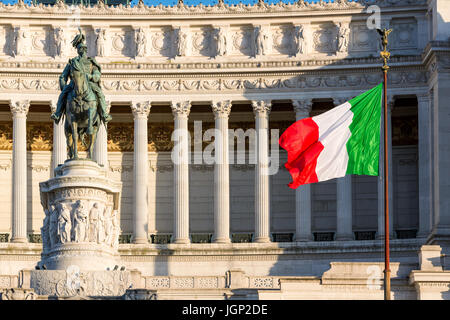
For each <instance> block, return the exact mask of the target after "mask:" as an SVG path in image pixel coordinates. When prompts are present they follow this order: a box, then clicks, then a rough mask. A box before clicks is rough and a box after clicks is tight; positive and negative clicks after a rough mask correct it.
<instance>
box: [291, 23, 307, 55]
mask: <svg viewBox="0 0 450 320" xmlns="http://www.w3.org/2000/svg"><path fill="white" fill-rule="evenodd" d="M294 45H295V49H294V52H295V54H296V55H299V54H304V53H305V52H306V51H305V49H306V39H305V27H304V26H303V25H299V26H295V28H294Z"/></svg>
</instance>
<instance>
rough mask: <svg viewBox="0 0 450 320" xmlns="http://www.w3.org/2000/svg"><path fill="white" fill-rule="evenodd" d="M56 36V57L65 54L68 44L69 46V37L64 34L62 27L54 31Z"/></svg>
mask: <svg viewBox="0 0 450 320" xmlns="http://www.w3.org/2000/svg"><path fill="white" fill-rule="evenodd" d="M54 37H55V39H54V40H55V56H56V57H62V56H64V55H65V54H64V53H65V50H66V46H67V39H66V36H65V34H64V31H63V29H62V28H56V29H55V32H54Z"/></svg>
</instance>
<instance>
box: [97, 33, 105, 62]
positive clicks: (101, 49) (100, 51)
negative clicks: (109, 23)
mask: <svg viewBox="0 0 450 320" xmlns="http://www.w3.org/2000/svg"><path fill="white" fill-rule="evenodd" d="M96 44H97V56H99V57H104V56H106V30H105V29H99V30H98V33H97V40H96Z"/></svg>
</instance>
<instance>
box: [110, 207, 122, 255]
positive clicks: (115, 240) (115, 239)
mask: <svg viewBox="0 0 450 320" xmlns="http://www.w3.org/2000/svg"><path fill="white" fill-rule="evenodd" d="M111 221H112V232H113V236H112V246H113V248H115V249H117V248H118V247H119V235H120V232H121V230H120V223H119V216H118V212H117V210H114V211H113V214H112V218H111Z"/></svg>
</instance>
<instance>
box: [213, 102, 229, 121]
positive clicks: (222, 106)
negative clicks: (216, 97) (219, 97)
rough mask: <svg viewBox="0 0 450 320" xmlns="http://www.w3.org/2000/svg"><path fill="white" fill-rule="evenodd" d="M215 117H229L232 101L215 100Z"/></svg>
mask: <svg viewBox="0 0 450 320" xmlns="http://www.w3.org/2000/svg"><path fill="white" fill-rule="evenodd" d="M212 110H213V112H214V118H228V116H229V115H230V112H231V101H230V100H226V101H213V103H212Z"/></svg>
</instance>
